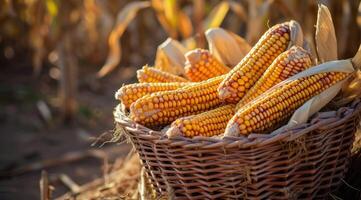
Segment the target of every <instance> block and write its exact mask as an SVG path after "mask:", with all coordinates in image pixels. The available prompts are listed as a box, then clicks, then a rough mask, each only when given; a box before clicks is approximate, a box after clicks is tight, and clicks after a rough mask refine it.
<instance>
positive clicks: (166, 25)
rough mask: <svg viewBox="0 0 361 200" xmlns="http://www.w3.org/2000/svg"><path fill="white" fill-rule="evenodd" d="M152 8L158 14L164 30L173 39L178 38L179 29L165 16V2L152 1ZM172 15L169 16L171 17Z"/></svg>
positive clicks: (161, 0)
mask: <svg viewBox="0 0 361 200" xmlns="http://www.w3.org/2000/svg"><path fill="white" fill-rule="evenodd" d="M151 5H152V8H153V9H154V10H155V12H156V16H157V19H158V21H159V23H160V25H161V26H162V27H163V29H164V30H165V31H166V32H167V33H168V35H169V36H170V37H172V38H176V37H177V28H176V27H174V26H172V24H171V23H170V21H169V20H168V18H167V17H166V14H165V7H164V6H165V2H164V1H163V0H151ZM169 15H170V14H168V17H169Z"/></svg>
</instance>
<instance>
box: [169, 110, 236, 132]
mask: <svg viewBox="0 0 361 200" xmlns="http://www.w3.org/2000/svg"><path fill="white" fill-rule="evenodd" d="M234 108H235V105H234V104H229V105H225V106H222V107H219V108H216V109H214V110H210V111H207V112H203V113H200V114H197V115H191V116H188V117H182V118H179V119H177V120H175V121H174V122H173V123H172V125H171V127H170V128H169V129H168V131H167V135H168V137H174V136H177V135H182V136H186V137H194V136H207V137H211V136H215V135H220V134H223V133H224V130H225V128H226V125H227V122H228V121H229V119H230V118H231V117H232V116H233V115H234V111H235V110H234Z"/></svg>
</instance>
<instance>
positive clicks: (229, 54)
mask: <svg viewBox="0 0 361 200" xmlns="http://www.w3.org/2000/svg"><path fill="white" fill-rule="evenodd" d="M205 35H206V38H207V41H208V45H209V50H210V52H211V53H212V55H214V56H215V57H216V58H217V59H218V60H220V61H221V62H223V64H226V65H228V66H231V67H233V66H235V65H237V64H238V62H239V61H241V60H242V58H243V57H244V56H245V55H246V54H247V53H248V52H249V50H251V46H250V45H249V44H248V43H247V42H246V40H245V39H243V38H242V37H240V36H238V35H236V34H234V33H232V32H230V31H226V30H224V29H222V28H212V29H208V30H207V31H206V33H205Z"/></svg>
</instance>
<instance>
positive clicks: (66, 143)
mask: <svg viewBox="0 0 361 200" xmlns="http://www.w3.org/2000/svg"><path fill="white" fill-rule="evenodd" d="M83 69H84V68H83ZM96 70H97V68H95V67H94V68H87V69H86V71H84V72H83V71H80V73H79V74H81V77H82V78H81V79H80V80H79V94H78V100H79V101H78V103H79V110H78V112H77V113H76V116H75V119H74V120H73V121H72V122H70V123H63V122H62V120H61V119H60V117H58V116H60V114H59V107H58V108H57V107H56V106H54V105H56V103H53V102H56V97H57V91H58V85H57V81H56V80H52V79H50V78H49V76H48V75H47V73H48V72H47V71H46V70H45V72H43V74H42V75H41V76H40V77H37V78H34V77H33V75H32V68H31V67H29V66H26V65H21V64H17V66H16V67H13V66H12V65H10V64H8V63H3V64H2V70H1V71H2V72H1V73H0V80H1V82H2V83H1V84H0V91H1V92H0V93H2V94H3V95H1V96H2V97H1V101H0V152H1V153H0V199H2V200H11V199H14V200H15V199H16V200H20V199H29V200H31V199H39V180H40V174H41V170H40V168H44V166H45V168H44V170H46V171H47V172H48V173H49V178H50V181H51V184H52V185H53V186H54V188H55V190H54V192H53V196H54V197H57V196H60V195H62V194H64V193H65V192H67V191H69V188H67V187H65V186H64V184H62V183H61V182H60V181H59V175H61V174H66V175H67V176H69V177H70V178H71V179H72V180H73V181H74V182H75V183H77V184H79V185H82V184H84V183H87V182H89V181H91V180H93V179H95V178H97V177H101V176H103V174H104V171H103V169H104V168H103V166H104V157H103V156H104V155H107V159H108V163H110V164H111V163H113V162H114V161H115V160H116V159H121V158H123V157H124V156H126V155H127V154H128V152H129V149H130V146H129V145H127V144H115V143H112V144H106V145H104V146H103V147H99V144H97V145H95V146H92V145H91V144H92V143H93V142H94V139H95V138H97V137H99V136H100V135H101V134H102V133H104V132H105V131H111V130H112V129H113V128H114V122H113V117H112V110H113V108H114V106H115V105H116V104H117V101H116V100H115V99H114V92H115V91H116V90H117V89H118V88H119V86H120V85H122V84H123V83H125V82H130V81H132V80H133V79H134V75H135V73H134V72H135V70H136V69H135V68H130V67H124V68H121V69H118V70H117V71H116V72H115V73H113V74H111V75H110V76H109V77H106V78H104V79H101V80H97V79H95V78H94V77H93V76H94V74H95V73H96ZM44 103H45V105H46V106H45V107H46V108H48V109H49V110H50V112H51V119H49V120H45V118H44V115H42V114H41V113H42V111H41V109H39V108H40V107H41V106H40V107H39V105H41V104H44ZM108 136H109V134H108ZM108 138H109V137H108ZM88 152H96V153H98V154H100V156H98V157H94V156H91V155H90V156H86V155H88V154H87V153H88ZM74 156H75V157H77V156H79V158H77V159H75V160H74V161H71V162H64V163H61V162H59V161H61V160H63V159H64V158H65V159H67V158H70V159H71V158H72V157H74ZM49 160H50V161H51V160H54V161H55V162H56V163H55V164H53V165H50V166H46V165H47V164H46V163H44V161H45V162H46V161H49ZM58 162H59V163H58ZM34 164H35V166H34ZM36 165H40V167H39V166H36ZM24 167H25V168H26V172H25V173H22V172H21V169H22V168H24ZM19 170H20V171H19ZM11 172H14V173H16V174H13V175H12V174H10V173H11Z"/></svg>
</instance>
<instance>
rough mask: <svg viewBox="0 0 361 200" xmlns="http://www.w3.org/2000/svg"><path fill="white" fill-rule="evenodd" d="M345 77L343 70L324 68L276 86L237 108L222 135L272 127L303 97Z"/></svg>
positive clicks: (302, 99) (313, 94) (320, 90)
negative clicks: (326, 70) (335, 70)
mask: <svg viewBox="0 0 361 200" xmlns="http://www.w3.org/2000/svg"><path fill="white" fill-rule="evenodd" d="M346 77H347V73H342V72H326V73H320V74H315V75H312V76H309V77H304V78H300V79H297V80H291V81H290V82H287V83H285V84H281V85H280V86H279V87H277V86H276V88H274V89H271V90H269V91H268V92H267V93H265V94H263V95H261V96H259V97H258V98H256V99H255V100H253V101H252V102H251V103H249V104H247V105H245V106H243V107H242V108H241V109H239V110H238V111H237V112H236V114H235V115H234V116H233V117H232V119H231V120H230V121H229V122H228V124H227V128H226V131H225V136H238V135H239V134H242V135H248V134H250V133H264V132H265V131H266V130H267V131H272V130H274V129H275V128H277V126H278V125H279V124H280V122H282V121H284V120H286V119H287V118H289V117H290V116H291V115H292V114H293V113H294V111H295V110H296V109H297V108H298V107H300V106H302V105H303V104H304V103H305V102H306V101H308V100H309V99H311V98H312V97H313V96H315V95H317V94H319V93H321V92H322V91H324V90H325V89H327V88H329V87H330V86H332V85H334V84H335V83H337V82H338V81H341V80H342V79H344V78H346Z"/></svg>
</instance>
